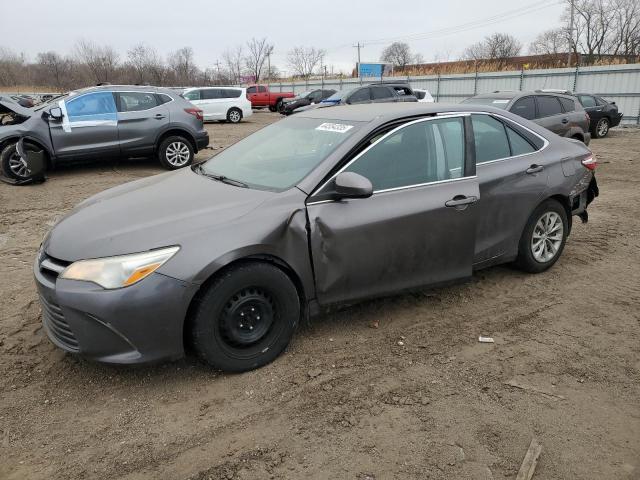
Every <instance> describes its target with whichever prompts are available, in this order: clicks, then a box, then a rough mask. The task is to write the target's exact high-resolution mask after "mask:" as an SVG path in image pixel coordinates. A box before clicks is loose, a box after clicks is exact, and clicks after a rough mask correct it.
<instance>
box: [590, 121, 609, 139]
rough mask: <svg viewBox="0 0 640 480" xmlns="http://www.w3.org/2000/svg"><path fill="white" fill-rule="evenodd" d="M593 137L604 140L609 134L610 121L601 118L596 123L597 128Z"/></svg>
mask: <svg viewBox="0 0 640 480" xmlns="http://www.w3.org/2000/svg"><path fill="white" fill-rule="evenodd" d="M592 133H593V137H594V138H603V137H606V136H607V134H608V133H609V119H608V118H606V117H603V118H601V119H600V120H598V123H596V126H595V128H594V129H593V132H592Z"/></svg>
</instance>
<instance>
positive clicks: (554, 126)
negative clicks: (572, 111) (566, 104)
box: [535, 95, 571, 137]
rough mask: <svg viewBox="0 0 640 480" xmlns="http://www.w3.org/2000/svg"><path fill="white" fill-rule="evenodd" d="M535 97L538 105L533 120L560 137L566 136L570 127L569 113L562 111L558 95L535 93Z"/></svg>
mask: <svg viewBox="0 0 640 480" xmlns="http://www.w3.org/2000/svg"><path fill="white" fill-rule="evenodd" d="M535 99H536V104H537V107H538V114H537V116H536V120H535V122H536V123H537V124H538V125H542V126H543V127H544V128H546V129H548V130H551V131H552V132H553V133H556V134H558V135H560V136H561V137H564V136H566V135H567V134H568V133H569V129H570V128H571V125H570V119H569V114H568V113H565V112H563V111H562V106H561V105H560V100H558V97H555V96H553V95H537V96H536V97H535Z"/></svg>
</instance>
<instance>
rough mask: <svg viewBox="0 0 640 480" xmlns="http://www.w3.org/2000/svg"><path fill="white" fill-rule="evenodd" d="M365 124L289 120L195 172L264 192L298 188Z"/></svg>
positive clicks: (310, 119)
mask: <svg viewBox="0 0 640 480" xmlns="http://www.w3.org/2000/svg"><path fill="white" fill-rule="evenodd" d="M362 125H363V122H352V121H345V120H327V119H315V118H300V117H297V118H288V119H286V120H280V121H279V122H277V123H274V124H272V125H269V126H268V127H265V128H263V129H262V130H258V131H257V132H256V133H254V134H253V135H249V136H248V137H246V138H245V139H244V140H241V141H240V142H238V143H236V144H235V145H232V146H231V147H229V148H227V149H226V150H223V151H222V152H220V153H219V154H218V155H216V156H215V157H213V158H211V159H210V160H207V161H206V162H205V163H203V164H201V165H202V167H201V169H196V170H195V171H196V172H198V170H200V173H202V174H204V175H212V176H222V177H224V178H226V179H229V180H235V181H236V182H242V183H244V184H246V185H247V186H249V187H253V188H258V189H263V190H276V191H282V190H286V189H288V188H290V187H292V186H294V185H296V184H297V183H298V182H299V181H300V180H302V179H303V178H304V177H305V176H307V174H309V173H310V172H311V171H312V170H313V169H314V168H315V167H316V166H317V165H319V164H320V163H321V162H322V161H323V160H324V159H325V158H327V157H328V156H329V154H331V153H332V152H333V151H334V150H335V149H336V148H337V147H338V145H340V144H341V143H343V142H344V141H345V140H346V139H347V138H349V137H350V136H351V135H353V134H354V133H355V132H357V131H358V130H359V129H360V128H361V126H362Z"/></svg>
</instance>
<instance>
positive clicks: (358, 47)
mask: <svg viewBox="0 0 640 480" xmlns="http://www.w3.org/2000/svg"><path fill="white" fill-rule="evenodd" d="M353 48H357V49H358V78H359V79H360V83H362V75H361V74H360V49H361V48H364V45H361V44H360V42H358V43H357V44H356V45H354V46H353Z"/></svg>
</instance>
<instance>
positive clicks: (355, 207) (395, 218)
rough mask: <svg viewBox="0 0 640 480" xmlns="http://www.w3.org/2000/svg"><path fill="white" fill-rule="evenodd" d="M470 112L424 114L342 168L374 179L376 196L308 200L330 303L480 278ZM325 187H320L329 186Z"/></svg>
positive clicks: (318, 270) (323, 290) (319, 280)
mask: <svg viewBox="0 0 640 480" xmlns="http://www.w3.org/2000/svg"><path fill="white" fill-rule="evenodd" d="M466 118H468V115H467V116H465V115H452V116H449V117H445V118H433V117H432V118H429V119H421V120H417V121H414V122H410V123H407V124H405V125H403V126H401V127H398V128H397V129H395V130H393V131H391V132H389V133H387V134H386V135H385V136H383V137H382V138H380V139H379V140H377V141H376V142H375V143H373V144H372V145H371V146H369V147H368V148H366V149H365V150H364V151H363V152H362V153H360V154H358V155H357V156H356V157H355V158H354V159H352V160H351V161H349V162H348V163H347V164H346V166H345V167H343V168H342V170H341V171H350V172H356V173H358V174H360V175H363V176H365V177H366V178H368V179H369V180H370V181H371V183H372V184H373V188H374V193H373V195H372V196H371V197H369V198H363V199H345V200H341V201H323V202H314V201H313V195H312V196H311V197H310V199H309V201H308V204H307V212H308V217H309V224H310V242H311V253H312V258H313V265H314V271H315V276H316V286H317V295H318V300H319V301H320V303H322V304H330V303H334V302H342V301H347V300H351V299H357V298H363V297H368V296H374V295H380V294H385V293H391V292H395V291H399V290H403V289H406V288H413V287H417V286H421V285H433V284H438V283H443V282H447V281H449V280H453V279H458V278H463V277H468V276H470V275H471V268H472V267H471V266H472V262H473V251H474V244H475V228H476V226H475V216H476V211H475V206H474V203H475V202H476V201H477V199H478V197H479V191H478V182H477V179H476V177H475V175H474V167H475V166H474V165H470V164H469V163H468V162H469V161H468V160H467V163H465V152H466V151H468V147H467V146H468V145H469V141H468V139H466V138H465V130H466V131H467V132H469V127H468V126H467V128H466V129H465V125H467V124H468V121H467V120H465V119H466ZM323 188H326V187H321V188H320V190H319V192H322V190H323Z"/></svg>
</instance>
